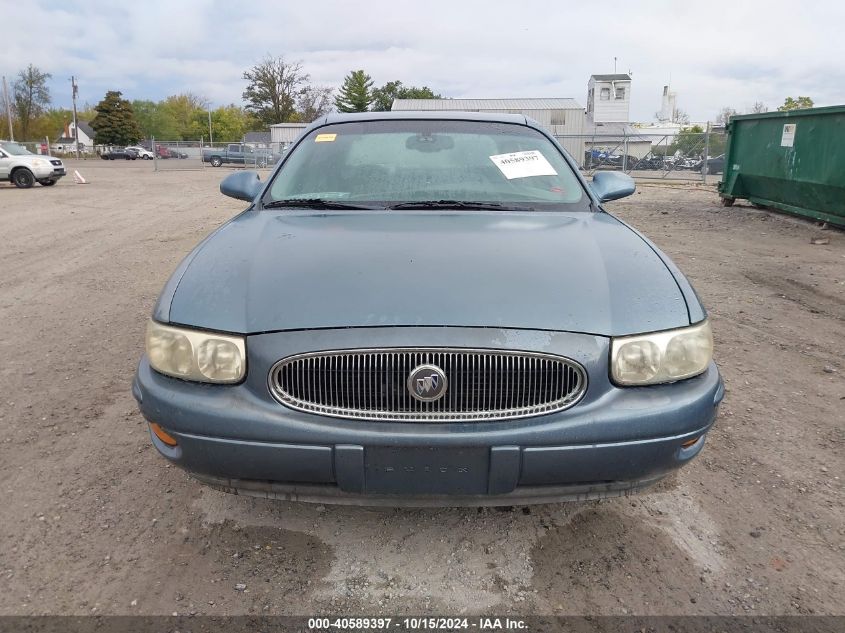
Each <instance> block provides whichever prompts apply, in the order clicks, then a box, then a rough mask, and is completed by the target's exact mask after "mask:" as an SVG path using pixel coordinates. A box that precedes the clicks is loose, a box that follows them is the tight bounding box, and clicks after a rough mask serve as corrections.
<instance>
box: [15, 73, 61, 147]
mask: <svg viewBox="0 0 845 633" xmlns="http://www.w3.org/2000/svg"><path fill="white" fill-rule="evenodd" d="M50 77H52V75H51V74H50V73H43V72H41V71H40V70H39V69H38V68H36V67H35V66H33V65H32V64H30V65H29V66H27V67H26V70H22V71H20V72H19V73H18V78H17V80H15V83H14V85H13V86H12V93H13V95H14V96H13V97H12V100H13V102H14V109H15V114H16V115H17V120H18V124H19V126H20V137H21V138H22V139H23V140H29V135H30V132H31V129H30V126H31V124H32V121H33V119H36V118H38V117H39V116H41V115H42V114H43V113H44V111H45V109H46V108H47V106H48V105H49V104H50V89H49V88H48V87H47V80H48V79H50Z"/></svg>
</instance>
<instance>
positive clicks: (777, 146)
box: [719, 105, 845, 226]
mask: <svg viewBox="0 0 845 633" xmlns="http://www.w3.org/2000/svg"><path fill="white" fill-rule="evenodd" d="M719 195H721V196H722V202H723V204H725V206H730V205H732V204H733V202H734V200H736V199H737V198H744V199H746V200H749V201H751V202H752V203H754V204H756V205H760V206H765V207H771V208H773V209H778V210H780V211H785V212H786V213H791V214H795V215H802V216H805V217H810V218H815V219H817V220H824V221H825V222H830V223H831V224H837V225H842V226H845V105H843V106H831V107H828V108H810V109H807V110H793V111H791V112H766V113H763V114H744V115H740V116H734V117H731V120H730V123H729V124H728V145H727V149H726V151H725V171H724V175H723V177H722V182H721V183H719Z"/></svg>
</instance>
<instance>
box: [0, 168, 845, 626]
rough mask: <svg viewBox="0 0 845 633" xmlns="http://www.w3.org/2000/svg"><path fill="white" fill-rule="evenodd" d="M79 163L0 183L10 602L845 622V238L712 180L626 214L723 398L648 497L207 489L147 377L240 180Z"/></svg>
mask: <svg viewBox="0 0 845 633" xmlns="http://www.w3.org/2000/svg"><path fill="white" fill-rule="evenodd" d="M79 169H80V170H82V171H83V173H84V175H85V176H86V177H88V178H89V180H90V181H91V182H90V184H88V185H85V186H80V185H75V184H74V183H73V181H72V180H70V179H65V180H63V181H62V182H60V183H59V184H58V185H57V186H55V187H53V188H50V189H47V188H42V187H36V188H34V189H32V190H29V191H23V190H17V189H14V188H12V187H11V186H8V185H0V223H1V224H0V226H2V240H1V241H0V270H2V277H0V323H2V324H3V336H2V338H0V353H2V356H0V357H2V359H3V362H2V363H0V429H2V430H3V434H2V440H0V491H1V492H2V497H0V499H2V504H0V614H44V613H49V614H91V613H100V614H102V613H119V614H172V613H179V614H189V613H197V614H215V615H219V614H242V613H256V614H288V613H294V614H314V613H323V614H325V613H329V612H331V613H338V614H348V613H367V614H373V613H380V612H383V613H402V612H417V613H419V612H421V611H426V612H430V611H433V612H439V613H443V614H484V613H491V612H494V611H495V612H497V613H521V614H529V613H533V614H585V613H589V614H624V613H636V614H748V613H755V614H808V613H816V614H845V606H843V602H842V599H841V598H842V596H843V595H845V571H843V570H845V512H843V494H842V483H843V482H842V477H843V476H845V469H843V441H845V424H843V423H845V359H844V358H843V346H842V345H843V341H845V235H843V233H842V232H839V231H836V230H826V231H822V230H820V228H819V227H816V226H814V225H811V224H809V223H805V222H802V221H798V220H794V219H790V218H786V217H783V216H778V215H773V214H769V213H767V212H765V211H760V210H755V209H753V208H751V207H748V206H740V205H737V206H735V207H734V208H732V209H724V208H723V207H721V206H720V205H719V200H718V197H717V196H716V195H715V193H714V191H713V189H712V187H709V188H704V187H702V186H696V185H689V186H685V187H658V186H642V187H640V190H639V191H638V192H637V194H635V195H634V196H632V197H630V198H628V199H626V200H623V201H619V202H617V203H612V204H611V209H612V211H614V212H615V213H617V214H618V215H620V216H621V217H622V218H623V219H625V220H626V221H629V222H631V223H633V225H634V226H636V227H637V228H639V229H641V230H642V231H644V232H645V233H646V234H647V235H648V236H649V237H651V238H652V239H653V240H655V241H656V242H657V244H658V245H659V246H660V247H661V248H663V249H664V250H665V251H666V252H668V253H669V254H670V256H672V258H673V259H674V260H675V262H676V263H678V264H679V266H680V267H681V268H682V269H683V270H684V271H685V272H686V273H687V274H688V275H689V277H690V278H691V280H692V281H693V283H694V284H695V286H696V288H697V290H698V292H699V293H700V295H701V296H702V298H703V300H704V302H705V304H706V305H707V307H708V308H709V310H710V314H711V316H712V320H713V326H714V330H715V337H716V344H717V348H716V359H717V361H718V362H719V364H720V366H721V368H722V371H723V374H724V378H725V381H726V384H727V391H728V395H727V398H726V400H725V404H724V405H723V407H722V411H721V415H720V419H719V421H718V423H717V425H716V427H715V429H714V430H713V432H712V433H710V436H709V439H708V443H707V446H706V447H705V449H704V452H703V453H702V455H701V456H700V457H699V458H698V459H696V460H695V461H694V462H693V463H692V464H691V465H690V466H688V467H687V468H686V469H684V470H683V471H681V472H680V473H679V474H677V475H676V476H674V477H673V478H671V479H669V480H667V481H664V482H662V483H661V484H660V485H659V486H658V487H657V488H655V489H653V490H652V491H651V492H650V493H649V494H647V495H643V496H639V497H631V498H624V499H615V500H608V501H602V502H592V503H571V504H562V505H547V506H533V507H530V508H528V507H526V508H511V509H480V510H479V509H442V510H435V509H425V510H407V509H405V510H394V509H366V508H347V507H332V506H326V507H323V506H316V505H306V504H295V503H283V502H271V501H267V500H257V499H250V498H246V497H237V496H230V495H226V494H223V493H219V492H216V491H214V490H210V489H207V488H204V487H203V486H201V485H200V484H198V483H196V482H194V481H193V480H192V479H190V478H189V477H188V476H187V475H186V474H185V473H183V472H181V471H180V470H178V469H176V468H171V467H169V466H168V465H167V464H166V462H165V460H164V459H162V458H160V457H159V456H158V455H157V453H156V451H155V450H154V449H153V448H152V447H151V445H150V442H149V438H148V435H147V429H146V425H145V423H144V421H143V420H142V418H141V416H140V415H139V413H138V412H137V409H136V407H135V403H134V401H133V399H132V397H131V395H130V392H129V385H130V381H131V378H132V374H133V372H134V369H135V364H136V363H137V360H138V358H139V356H140V354H141V352H142V347H143V328H144V323H145V320H146V318H147V315H148V314H149V312H150V310H151V308H152V306H153V303H154V301H155V298H156V295H157V294H158V292H159V290H160V288H161V286H162V284H163V283H164V281H165V280H166V278H167V277H168V275H169V274H170V272H171V271H172V270H173V268H174V267H175V266H176V264H177V263H178V262H179V260H180V259H181V258H182V257H183V255H184V254H185V253H187V252H188V251H189V249H190V248H191V247H192V246H193V245H194V244H195V243H196V242H197V241H199V240H200V239H201V238H202V237H203V236H204V235H205V234H207V233H208V232H209V231H210V230H211V229H213V228H214V227H216V226H218V225H219V224H220V223H221V222H223V221H225V220H226V219H227V218H229V217H231V216H232V215H233V214H234V213H236V212H237V211H238V210H239V209H240V208H241V204H239V203H237V202H236V201H232V200H230V199H227V198H224V197H223V196H221V195H220V194H219V193H218V191H217V183H218V181H219V180H220V178H221V177H222V176H223V175H224V174H225V173H226V171H225V170H211V169H208V170H205V171H195V172H184V173H181V172H176V171H170V172H167V173H158V174H156V173H153V172H152V170H151V167H150V166H149V165H148V164H139V165H136V164H122V163H108V164H103V165H99V164H97V165H95V164H93V163H87V164H83V165H81V166H79ZM819 236H821V237H825V238H829V243H826V244H818V245H816V244H811V238H813V237H819Z"/></svg>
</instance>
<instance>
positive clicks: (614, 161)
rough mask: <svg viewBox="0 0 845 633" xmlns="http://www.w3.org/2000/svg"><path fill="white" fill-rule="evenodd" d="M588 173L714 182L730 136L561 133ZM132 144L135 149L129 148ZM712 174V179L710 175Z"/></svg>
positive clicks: (206, 152)
mask: <svg viewBox="0 0 845 633" xmlns="http://www.w3.org/2000/svg"><path fill="white" fill-rule="evenodd" d="M555 138H557V139H558V141H560V143H561V144H562V145H564V146H565V147H566V148H567V149H568V151H569V152H570V153H571V154H572V156H573V158H574V159H575V160H576V161H577V162H578V165H579V167H580V168H581V170H582V171H583V173H584V174H586V175H588V176H591V175H592V174H594V173H595V172H596V171H600V170H616V171H622V172H624V173H627V174H629V175H631V176H632V177H634V178H639V179H659V180H688V181H704V182H713V181H714V180H715V178H714V176H716V177H717V176H718V175H720V174H721V173H722V172H723V171H724V162H725V159H724V154H725V145H726V141H727V137H726V135H725V133H724V131H722V130H718V131H712V130H711V131H708V132H690V131H688V130H683V129H681V130H679V131H677V132H676V133H673V134H644V133H636V134H621V135H610V134H590V135H587V134H584V135H558V136H556V137H555ZM19 144H20V145H23V146H24V147H26V148H27V149H28V150H29V151H30V152H32V153H33V154H51V155H53V156H57V157H60V158H75V153H74V152H73V151H72V148H69V149H70V151H61V149H60V148H58V147H56V146H55V144H53V145H49V144H48V142H47V139H44V140H40V141H37V140H36V141H24V142H20V143H19ZM289 145H290V144H289V143H282V142H280V143H244V142H240V141H239V142H231V143H213V144H208V143H205V142H203V141H202V140H198V141H182V140H179V141H167V140H159V139H150V140H147V141H141V142H139V143H137V144H136V145H135V146H133V147H136V148H141V149H143V150H144V152H142V153H141V154H139V153H138V152H137V151H136V152H134V158H136V159H144V158H148V159H151V160H150V163H151V166H152V167H153V168H154V169H155V170H156V171H174V170H197V169H208V168H248V169H265V168H266V169H269V168H272V167H273V166H274V165H275V164H276V163H277V162H278V161H279V160H281V158H282V156H283V154H284V152H285V151H286V150H287V147H288V146H289ZM88 149H89V151H87V152H81V153H80V155H79V158H82V159H85V158H89V159H98V158H113V159H117V158H121V157H123V155H122V152H124V151H125V148H122V147H112V146H104V145H98V146H95V147H93V148H88ZM130 149H131V148H130ZM708 176H710V178H709V179H708Z"/></svg>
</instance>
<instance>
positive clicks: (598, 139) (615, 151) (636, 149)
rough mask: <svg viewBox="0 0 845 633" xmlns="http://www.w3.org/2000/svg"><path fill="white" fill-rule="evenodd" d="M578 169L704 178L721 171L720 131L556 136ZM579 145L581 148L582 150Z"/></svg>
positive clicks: (723, 138)
mask: <svg viewBox="0 0 845 633" xmlns="http://www.w3.org/2000/svg"><path fill="white" fill-rule="evenodd" d="M556 138H557V139H558V141H560V142H561V143H562V144H563V143H565V144H566V146H567V147H569V148H573V147H574V148H577V149H576V150H575V151H576V154H575V155H574V156H573V158H575V160H576V161H577V162H578V164H579V166H580V167H581V169H582V171H583V172H584V173H585V174H587V175H592V174H593V173H595V172H596V171H598V170H616V171H623V172H625V173H627V174H629V175H631V176H632V177H634V178H649V179H661V180H665V179H674V180H698V181H705V182H706V181H707V176H709V175H714V174H721V173H722V171H723V170H724V162H725V158H724V154H725V143H726V136H725V134H724V132H721V131H720V132H713V131H710V132H689V131H686V130H679V131H678V132H677V133H675V134H622V135H608V134H592V135H578V136H575V135H569V136H557V137H556ZM582 148H583V149H582Z"/></svg>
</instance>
